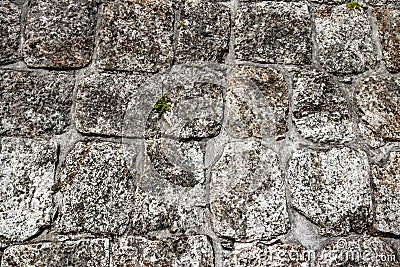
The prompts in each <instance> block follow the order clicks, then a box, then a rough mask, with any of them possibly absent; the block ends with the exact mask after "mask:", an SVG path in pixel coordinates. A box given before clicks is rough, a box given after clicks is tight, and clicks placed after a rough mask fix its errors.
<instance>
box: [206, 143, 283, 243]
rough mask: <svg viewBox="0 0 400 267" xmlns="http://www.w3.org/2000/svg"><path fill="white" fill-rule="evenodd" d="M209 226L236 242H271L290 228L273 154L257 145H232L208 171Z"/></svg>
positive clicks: (226, 148) (279, 175)
mask: <svg viewBox="0 0 400 267" xmlns="http://www.w3.org/2000/svg"><path fill="white" fill-rule="evenodd" d="M210 176H211V178H210V179H211V181H210V200H209V201H210V210H211V214H212V218H211V224H212V227H213V229H214V231H215V233H216V234H217V235H218V236H224V237H230V238H234V239H235V240H238V241H245V242H248V241H252V240H257V239H271V238H273V237H276V236H278V235H281V234H283V233H285V232H286V231H287V230H288V227H289V219H288V214H287V210H286V199H285V189H284V184H283V178H282V176H281V171H280V168H279V159H278V157H277V155H276V153H275V152H274V151H272V150H271V149H269V148H267V147H266V146H265V145H263V144H262V143H260V142H256V141H246V142H232V143H228V144H226V146H225V147H224V150H223V153H222V155H221V157H220V158H219V159H218V161H217V162H216V163H215V164H214V165H213V166H212V167H211V170H210Z"/></svg>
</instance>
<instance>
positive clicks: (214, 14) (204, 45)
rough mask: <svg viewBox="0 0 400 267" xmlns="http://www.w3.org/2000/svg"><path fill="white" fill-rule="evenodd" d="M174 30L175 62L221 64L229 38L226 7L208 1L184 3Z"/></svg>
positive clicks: (195, 0) (226, 50)
mask: <svg viewBox="0 0 400 267" xmlns="http://www.w3.org/2000/svg"><path fill="white" fill-rule="evenodd" d="M177 30H178V43H177V48H176V52H175V58H176V60H177V61H178V62H190V61H213V62H221V63H222V62H224V59H225V56H226V55H227V54H228V45H229V36H230V12H229V8H228V7H226V6H224V5H221V4H218V3H213V2H211V1H201V0H186V1H185V2H184V6H183V10H182V11H181V16H180V21H179V22H178V23H177Z"/></svg>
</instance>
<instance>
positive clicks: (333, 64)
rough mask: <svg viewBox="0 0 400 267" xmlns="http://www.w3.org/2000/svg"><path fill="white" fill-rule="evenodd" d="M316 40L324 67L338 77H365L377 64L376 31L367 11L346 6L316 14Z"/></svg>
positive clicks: (329, 8)
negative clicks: (351, 75) (343, 75)
mask: <svg viewBox="0 0 400 267" xmlns="http://www.w3.org/2000/svg"><path fill="white" fill-rule="evenodd" d="M315 27H316V31H317V35H316V39H317V46H318V54H319V60H320V62H321V64H322V67H323V68H325V70H327V71H328V72H331V73H335V74H353V73H361V72H364V71H366V70H370V69H373V68H374V67H375V66H376V64H377V55H376V52H375V45H374V43H373V41H372V28H371V25H370V23H369V19H368V13H367V9H366V8H360V9H359V10H356V11H352V10H350V9H348V8H346V5H340V6H321V7H319V8H317V9H316V10H315Z"/></svg>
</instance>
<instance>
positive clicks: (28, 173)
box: [0, 138, 57, 241]
mask: <svg viewBox="0 0 400 267" xmlns="http://www.w3.org/2000/svg"><path fill="white" fill-rule="evenodd" d="M0 148H1V151H0V240H1V239H3V238H5V239H6V241H7V240H9V241H23V240H26V239H28V238H29V237H32V236H34V235H35V234H36V233H38V232H40V230H41V229H42V228H43V227H46V226H49V225H50V221H51V219H52V216H53V213H54V209H53V204H52V199H53V196H52V195H53V194H52V191H51V188H52V186H53V185H54V169H55V164H56V161H57V145H56V144H55V143H53V142H50V141H41V140H33V139H18V138H3V139H0Z"/></svg>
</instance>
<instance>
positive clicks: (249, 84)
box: [226, 66, 289, 138]
mask: <svg viewBox="0 0 400 267" xmlns="http://www.w3.org/2000/svg"><path fill="white" fill-rule="evenodd" d="M288 113H289V90H288V88H287V86H286V83H285V81H284V77H283V75H282V74H280V73H279V72H278V71H276V70H274V69H270V68H256V67H247V66H240V67H236V68H235V69H234V70H233V71H232V72H231V75H230V78H229V85H228V88H227V97H226V116H227V127H226V129H227V132H228V133H229V134H230V135H231V136H233V137H235V138H247V137H271V136H276V137H277V138H282V137H284V135H285V133H286V131H287V121H288Z"/></svg>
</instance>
